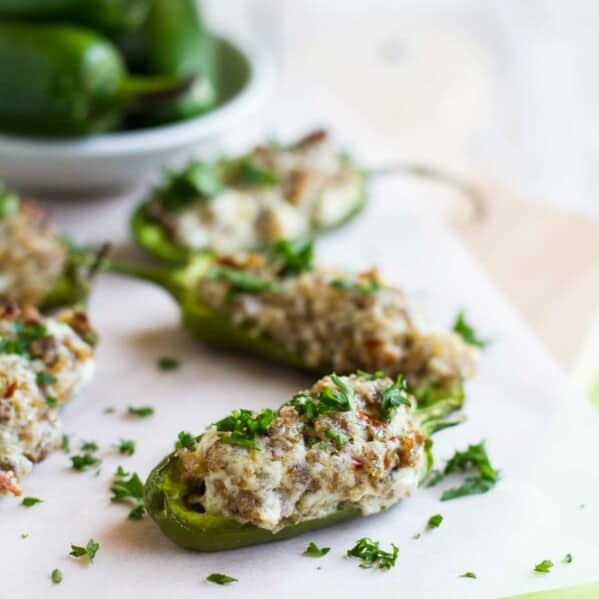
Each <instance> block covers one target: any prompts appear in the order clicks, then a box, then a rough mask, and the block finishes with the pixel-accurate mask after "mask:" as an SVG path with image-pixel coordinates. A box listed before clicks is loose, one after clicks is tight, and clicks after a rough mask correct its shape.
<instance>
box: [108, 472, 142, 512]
mask: <svg viewBox="0 0 599 599" xmlns="http://www.w3.org/2000/svg"><path fill="white" fill-rule="evenodd" d="M114 476H115V480H114V481H113V483H112V486H111V487H110V490H111V492H112V497H111V498H110V500H111V501H114V502H121V503H124V502H129V503H131V502H132V503H133V504H134V506H133V508H132V509H131V511H130V512H129V516H128V518H129V519H130V520H141V519H142V518H143V517H144V515H145V506H144V499H143V497H144V485H143V483H142V482H141V479H140V478H139V476H138V474H137V473H136V472H134V473H133V474H131V475H129V473H128V472H125V470H124V469H123V467H122V466H119V467H118V468H117V470H116V472H115V474H114ZM127 477H129V478H127Z"/></svg>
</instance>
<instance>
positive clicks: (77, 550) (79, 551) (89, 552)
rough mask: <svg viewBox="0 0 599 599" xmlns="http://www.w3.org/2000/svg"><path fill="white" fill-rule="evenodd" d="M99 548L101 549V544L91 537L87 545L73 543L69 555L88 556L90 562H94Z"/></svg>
mask: <svg viewBox="0 0 599 599" xmlns="http://www.w3.org/2000/svg"><path fill="white" fill-rule="evenodd" d="M98 549H100V544H99V543H96V542H95V541H94V540H93V539H90V540H89V541H88V542H87V545H86V546H85V547H81V545H71V552H70V553H69V555H72V556H73V557H76V558H80V557H84V556H87V557H88V558H89V561H90V563H93V562H94V558H95V557H96V553H98Z"/></svg>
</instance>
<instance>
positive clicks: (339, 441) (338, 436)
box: [325, 430, 349, 449]
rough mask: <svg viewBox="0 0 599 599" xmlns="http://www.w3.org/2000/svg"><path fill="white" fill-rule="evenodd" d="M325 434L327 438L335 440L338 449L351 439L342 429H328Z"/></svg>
mask: <svg viewBox="0 0 599 599" xmlns="http://www.w3.org/2000/svg"><path fill="white" fill-rule="evenodd" d="M325 436H326V438H327V439H331V441H333V444H334V445H335V447H336V448H337V449H340V448H341V447H343V446H344V445H345V444H346V443H347V442H348V441H349V439H348V438H347V435H344V434H343V433H342V432H341V431H333V430H328V431H327V432H326V433H325Z"/></svg>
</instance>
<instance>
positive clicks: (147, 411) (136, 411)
mask: <svg viewBox="0 0 599 599" xmlns="http://www.w3.org/2000/svg"><path fill="white" fill-rule="evenodd" d="M127 414H129V416H137V417H138V418H147V417H148V416H152V414H154V408H153V407H152V406H140V407H138V408H136V407H134V406H129V407H128V408H127Z"/></svg>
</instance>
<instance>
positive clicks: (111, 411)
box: [102, 406, 116, 414]
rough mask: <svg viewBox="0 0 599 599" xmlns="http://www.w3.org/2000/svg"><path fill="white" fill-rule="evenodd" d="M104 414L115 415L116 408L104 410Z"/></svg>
mask: <svg viewBox="0 0 599 599" xmlns="http://www.w3.org/2000/svg"><path fill="white" fill-rule="evenodd" d="M102 412H104V414H114V413H115V412H116V408H115V407H114V406H108V407H106V408H104V409H103V410H102Z"/></svg>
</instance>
